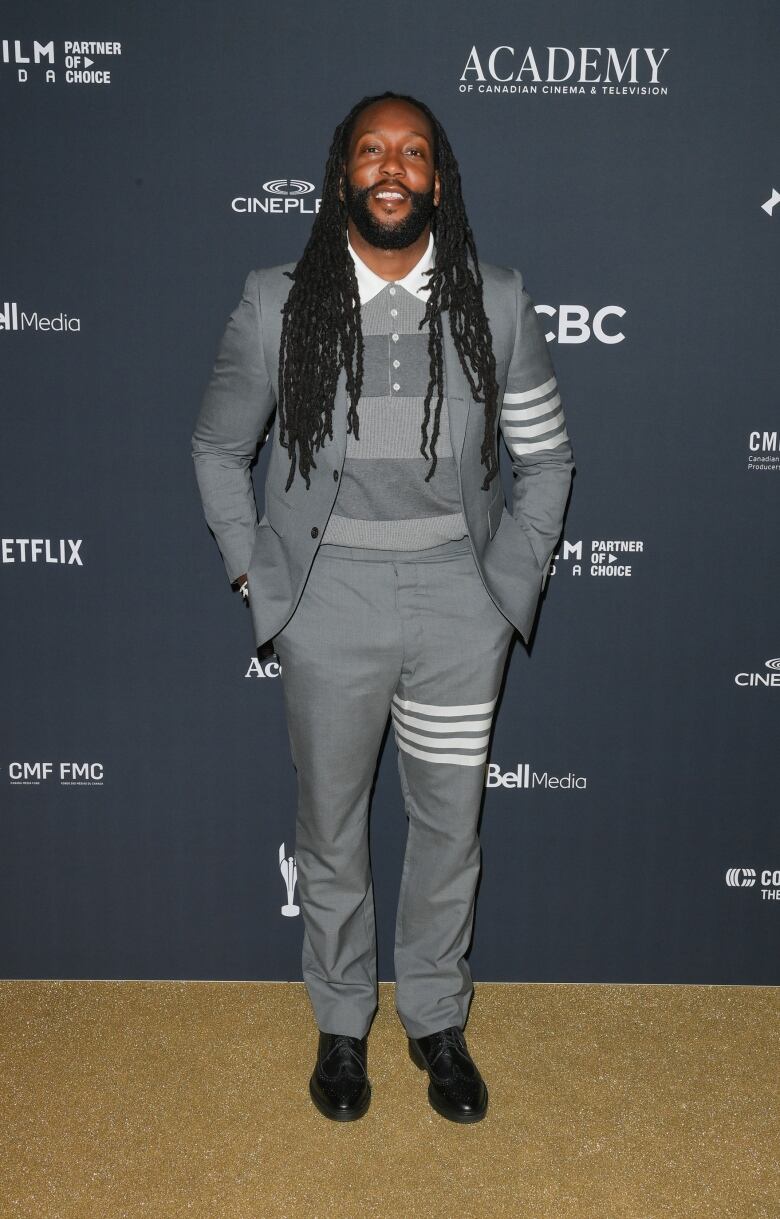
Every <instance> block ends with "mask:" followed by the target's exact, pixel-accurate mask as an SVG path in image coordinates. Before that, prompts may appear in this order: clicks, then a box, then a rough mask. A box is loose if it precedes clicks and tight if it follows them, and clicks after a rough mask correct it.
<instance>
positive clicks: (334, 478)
mask: <svg viewBox="0 0 780 1219" xmlns="http://www.w3.org/2000/svg"><path fill="white" fill-rule="evenodd" d="M333 481H334V483H337V482H338V481H339V472H338V470H334V471H333Z"/></svg>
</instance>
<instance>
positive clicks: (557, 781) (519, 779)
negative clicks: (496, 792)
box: [485, 762, 588, 791]
mask: <svg viewBox="0 0 780 1219" xmlns="http://www.w3.org/2000/svg"><path fill="white" fill-rule="evenodd" d="M486 774H487V778H486V780H485V787H524V788H527V789H528V790H529V791H530V790H533V788H535V787H546V788H548V789H549V790H550V791H553V790H560V791H572V790H573V789H575V788H578V789H579V790H580V791H584V790H585V788H586V787H587V786H588V780H587V779H586V778H585V777H584V775H575V774H574V773H573V772H572V771H569V773H568V774H567V775H551V774H550V772H549V771H548V770H543V771H541V772H539V771H536V770H531V766H530V763H529V762H518V763H517V768H516V769H515V770H505V771H503V772H502V770H501V767H500V766H499V765H498V763H497V762H489V763H488V765H487V767H486Z"/></svg>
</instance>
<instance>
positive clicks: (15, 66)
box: [0, 38, 122, 85]
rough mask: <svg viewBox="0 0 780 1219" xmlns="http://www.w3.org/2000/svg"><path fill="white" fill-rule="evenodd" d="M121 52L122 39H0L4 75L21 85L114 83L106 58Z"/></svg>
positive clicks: (0, 59)
mask: <svg viewBox="0 0 780 1219" xmlns="http://www.w3.org/2000/svg"><path fill="white" fill-rule="evenodd" d="M121 54H122V44H121V43H120V42H55V41H54V40H53V39H52V40H51V41H49V42H38V40H37V39H26V40H23V39H21V38H15V39H14V40H13V41H12V40H11V39H10V38H3V39H2V40H0V64H2V75H3V77H4V78H11V77H13V79H15V80H16V83H17V84H20V85H26V84H30V83H31V82H33V81H35V82H38V83H42V84H46V85H58V84H60V85H61V84H65V85H110V84H111V68H110V66H109V65H108V64H106V63H105V62H104V61H105V60H106V59H107V58H108V57H110V56H114V55H121Z"/></svg>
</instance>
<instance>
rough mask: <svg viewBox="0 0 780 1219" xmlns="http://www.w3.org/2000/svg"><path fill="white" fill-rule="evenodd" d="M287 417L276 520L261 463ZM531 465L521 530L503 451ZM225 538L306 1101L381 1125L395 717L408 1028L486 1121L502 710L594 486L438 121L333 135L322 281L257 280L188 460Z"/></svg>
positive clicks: (276, 480) (466, 1106)
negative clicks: (382, 912)
mask: <svg viewBox="0 0 780 1219" xmlns="http://www.w3.org/2000/svg"><path fill="white" fill-rule="evenodd" d="M275 407H278V409H277V417H276V423H275V427H274V432H273V441H272V452H271V457H270V462H269V468H268V474H267V478H266V485H265V509H266V510H265V513H264V515H263V517H262V519H261V520H259V521H258V520H257V510H256V505H255V499H254V492H253V486H252V480H251V475H250V472H249V465H250V462H251V461H252V459H253V458H254V456H255V452H256V449H257V444H258V441H259V440H260V439H261V438H262V436H263V434H264V432H265V429H266V427H267V425H268V422H269V420H270V417H271V415H272V413H273V411H274V408H275ZM499 429H500V430H501V432H502V436H503V439H504V441H505V443H506V444H507V446H508V448H509V450H510V453H511V455H512V465H513V473H514V484H513V487H512V509H511V513H510V512H509V511H508V510H507V508H506V505H505V501H504V494H503V491H502V488H501V478H500V474H499V469H498V441H497V433H498V430H499ZM192 453H193V458H194V461H195V470H196V476H197V480H198V486H199V489H200V493H201V497H202V501H203V507H204V513H205V516H206V520H207V522H208V524H209V526H210V527H211V529H212V531H213V533H214V535H215V537H216V539H217V543H218V545H219V549H220V552H221V554H222V558H223V561H224V564H225V567H226V570H227V574H228V578H229V579H230V581H231V583H232V584H233V586H234V587H235V588H241V589H242V590H243V591H244V593H245V595H247V596H248V600H249V605H250V609H251V612H252V620H253V627H254V633H255V638H256V642H257V644H258V645H259V647H260V649H261V651H262V650H263V649H264V647H265V650H266V651H267V650H273V648H274V647H275V649H276V652H277V654H278V656H279V659H280V661H281V664H282V686H283V692H284V700H285V708H286V715H287V723H288V729H289V736H290V746H291V752H292V758H293V762H294V764H295V767H296V769H297V774H298V810H297V822H296V844H295V846H296V849H295V856H296V863H297V872H298V882H299V894H300V902H301V910H302V914H303V921H304V939H303V954H302V965H303V977H304V981H305V983H306V987H307V991H308V994H309V998H310V1000H311V1003H312V1006H313V1009H314V1014H315V1017H316V1021H317V1025H318V1028H319V1043H318V1049H317V1060H316V1065H315V1068H314V1072H313V1074H312V1076H311V1080H310V1085H309V1086H310V1093H311V1097H312V1100H313V1101H314V1103H315V1104H316V1105H317V1107H318V1109H319V1110H320V1111H321V1112H322V1113H323V1114H325V1115H326V1116H328V1117H331V1118H334V1119H336V1120H342V1121H347V1120H352V1119H355V1118H359V1117H361V1116H362V1114H363V1113H365V1111H366V1109H367V1108H368V1105H369V1102H370V1097H371V1084H370V1080H369V1078H368V1075H367V1066H366V1063H367V1054H366V1039H367V1033H368V1029H369V1026H370V1024H371V1021H372V1018H373V1015H374V1013H375V1011H376V1006H377V994H378V991H377V975H376V934H375V924H374V897H373V885H372V877H371V870H370V864H369V854H368V808H369V796H370V790H371V785H372V780H373V775H374V770H375V766H376V759H377V755H378V751H379V748H380V746H381V741H382V737H383V734H384V731H385V728H386V725H387V717H388V713H390V714H391V715H392V722H393V729H394V734H395V741H396V745H397V748H398V767H399V773H400V780H401V787H402V791H403V796H404V802H405V807H406V813H407V817H408V821H409V830H408V839H407V847H406V855H405V859H404V865H403V873H402V878H401V887H400V894H399V903H398V913H397V923H396V936H395V974H396V1007H397V1011H398V1014H399V1017H400V1019H401V1021H402V1023H403V1025H404V1028H405V1030H406V1033H407V1035H408V1038H409V1051H410V1055H411V1057H412V1060H413V1061H414V1062H415V1063H416V1065H417V1066H419V1067H420V1068H421V1069H425V1070H427V1072H428V1076H429V1087H428V1099H429V1101H430V1103H431V1105H432V1106H433V1108H434V1109H436V1111H437V1112H438V1113H440V1114H441V1115H442V1116H444V1117H446V1118H449V1119H450V1120H453V1121H458V1122H472V1121H478V1120H479V1119H480V1118H482V1117H484V1115H485V1111H486V1108H487V1101H488V1095H487V1088H486V1086H485V1082H484V1080H483V1078H482V1076H481V1074H480V1072H479V1070H478V1068H477V1066H476V1064H475V1063H474V1061H473V1059H472V1057H471V1055H470V1053H469V1050H468V1048H467V1045H466V1041H465V1036H464V1032H463V1029H464V1026H465V1022H466V1016H467V1012H468V1007H469V1002H470V1000H471V997H472V994H473V984H472V980H471V974H470V971H469V967H468V964H467V962H466V960H465V955H464V954H465V953H466V950H467V948H468V945H469V941H470V937H471V932H472V926H473V918H474V893H475V888H476V884H477V880H478V876H479V870H480V845H479V840H478V836H477V821H478V817H479V810H480V805H481V800H482V796H483V792H484V781H485V763H486V759H487V754H488V739H489V735H490V731H491V726H492V716H493V710H494V706H495V703H496V700H497V697H498V692H499V687H500V682H501V677H502V673H503V670H504V667H505V663H506V657H507V654H508V650H509V646H510V643H511V641H512V638H513V636H514V631H515V629H517V630H518V631H519V632H520V633H521V635H522V636H523V638H524V639H525V641H526V642H527V641H528V637H529V635H530V632H531V628H532V624H533V619H534V614H535V611H536V607H537V603H538V600H539V596H540V593H541V590H542V589H543V587H544V585H545V584H546V581H547V575H548V571H549V567H550V563H551V560H552V556H553V553H554V549H555V545H556V542H557V541H558V538H559V536H560V530H561V526H562V521H563V514H564V509H565V505H566V500H567V497H568V492H569V487H570V482H571V476H572V471H573V469H574V462H573V455H572V448H571V444H570V441H569V437H568V434H567V431H566V425H565V421H564V416H563V408H562V406H561V402H560V397H559V395H558V392H557V385H556V378H555V373H554V371H553V368H552V364H551V362H550V356H549V353H548V350H547V344H546V341H545V338H544V334H543V331H542V328H541V325H540V323H539V321H538V318H537V315H536V312H535V309H534V306H533V303H532V301H531V299H530V297H529V296H528V293H527V292H526V290H525V288H524V286H523V281H522V276H521V275H520V273H519V272H518V271H516V270H513V269H511V268H505V267H498V266H490V265H488V264H482V266H481V267H480V264H479V262H478V259H477V253H476V247H475V244H474V240H473V237H472V233H471V229H470V227H469V224H468V220H467V218H466V213H465V208H464V205H463V200H462V196H461V191H460V176H459V172H458V166H457V162H456V161H455V158H454V155H453V153H452V149H451V147H450V144H449V141H448V139H447V137H446V134H445V133H444V130H443V129H442V127H441V125H440V124H439V122H438V121H437V120H436V118H435V117H434V115H433V114H432V113H431V111H430V110H429V109H428V107H427V106H425V105H424V104H423V103H421V102H418V101H416V100H415V99H414V98H411V97H409V96H408V95H405V94H397V93H392V92H387V93H384V94H380V95H377V96H374V97H368V98H363V100H362V101H361V102H359V103H358V104H357V105H356V106H355V107H353V109H352V110H351V111H350V113H349V114H348V115H347V116H346V118H345V119H344V121H343V122H342V123H340V124H339V126H338V127H337V129H336V131H335V133H334V137H333V142H332V145H331V150H330V155H329V158H328V162H327V166H326V170H325V180H324V184H323V194H322V206H321V210H320V212H319V214H318V216H317V218H316V219H315V221H314V224H313V226H312V232H311V236H310V238H309V241H308V243H307V245H306V248H305V250H304V252H303V255H302V257H301V259H300V260H299V261H298V262H297V263H289V264H286V265H284V266H281V267H273V268H270V269H265V270H257V271H252V272H250V274H249V276H248V277H247V280H246V284H245V287H244V293H243V296H242V299H241V301H240V303H239V304H238V306H237V308H236V309H235V310H234V312H233V313H232V314H231V317H230V320H229V322H228V325H227V329H226V331H225V334H224V337H223V339H222V343H221V346H220V349H219V353H218V356H217V360H216V363H215V365H214V370H213V373H212V376H211V380H210V383H209V386H208V388H207V390H206V393H205V396H204V399H203V403H202V406H201V411H200V415H199V417H198V421H197V424H196V427H195V432H194V434H193V438H192Z"/></svg>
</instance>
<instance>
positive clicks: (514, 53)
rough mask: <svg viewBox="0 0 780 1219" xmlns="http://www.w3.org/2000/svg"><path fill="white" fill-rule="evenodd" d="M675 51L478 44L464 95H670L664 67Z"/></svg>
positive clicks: (466, 71)
mask: <svg viewBox="0 0 780 1219" xmlns="http://www.w3.org/2000/svg"><path fill="white" fill-rule="evenodd" d="M668 53H669V47H628V48H627V49H626V50H618V48H617V47H576V48H575V49H574V50H572V49H571V48H570V47H529V46H526V47H513V46H510V45H507V44H501V45H499V46H494V47H492V48H490V49H484V50H481V49H478V48H477V47H476V46H472V48H471V50H470V51H469V52H468V54H467V55H466V59H465V63H464V66H463V70H462V71H461V74H460V79H459V82H458V90H459V92H460V93H470V94H472V95H479V94H483V93H491V94H492V93H507V94H513V95H515V96H524V95H528V94H530V95H540V96H544V95H546V94H557V93H578V94H594V95H596V96H599V97H613V96H615V97H617V96H619V97H666V95H667V94H668V92H669V89H668V86H666V85H664V84H662V83H661V79H660V74H661V65H662V63H663V62H664V60H665V59H666V56H667V55H668Z"/></svg>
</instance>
